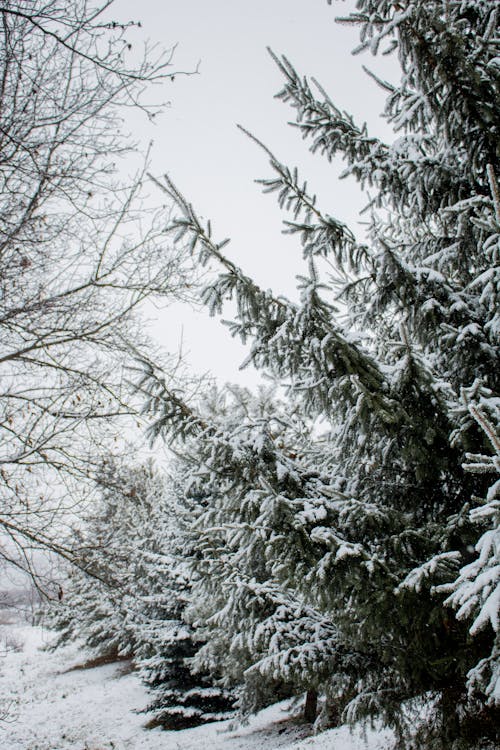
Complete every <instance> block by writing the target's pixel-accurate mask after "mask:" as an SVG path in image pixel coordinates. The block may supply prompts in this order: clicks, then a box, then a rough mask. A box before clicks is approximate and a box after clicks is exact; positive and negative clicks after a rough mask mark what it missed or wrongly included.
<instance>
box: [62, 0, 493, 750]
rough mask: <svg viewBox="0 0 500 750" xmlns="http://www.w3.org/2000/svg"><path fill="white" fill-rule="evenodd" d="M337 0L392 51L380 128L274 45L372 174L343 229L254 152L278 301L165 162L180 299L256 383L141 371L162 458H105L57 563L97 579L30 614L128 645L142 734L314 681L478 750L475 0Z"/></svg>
mask: <svg viewBox="0 0 500 750" xmlns="http://www.w3.org/2000/svg"><path fill="white" fill-rule="evenodd" d="M357 7H358V10H357V12H356V13H353V14H351V16H349V18H348V19H346V20H348V21H349V22H350V23H355V24H358V25H359V26H360V29H361V44H360V48H359V50H360V51H362V50H364V49H369V50H371V51H372V52H373V53H377V52H378V51H379V50H382V51H383V52H390V51H392V50H396V51H397V54H398V55H399V61H400V64H401V68H402V78H401V81H400V83H399V85H393V84H389V83H387V82H384V81H379V83H380V85H382V86H383V88H384V89H385V90H386V91H387V105H386V109H385V116H386V118H387V119H388V121H389V122H390V123H392V124H393V126H394V129H395V130H397V131H399V133H398V137H397V139H396V140H395V141H394V142H393V143H392V144H386V143H383V142H381V141H380V140H378V139H377V138H374V137H371V136H370V135H369V134H368V132H367V128H366V127H365V126H364V125H363V126H359V125H357V124H356V123H355V122H354V120H353V118H351V117H350V116H349V115H346V114H345V113H344V112H342V111H341V110H340V109H338V108H337V107H336V106H335V104H334V103H333V102H332V101H331V99H330V98H329V97H328V95H327V94H326V93H325V91H324V89H323V88H322V87H320V86H319V85H318V84H317V83H316V82H313V83H312V84H310V83H309V81H308V80H307V79H305V78H301V77H299V75H298V74H297V73H296V71H295V70H294V68H293V67H292V65H291V64H290V63H289V61H288V60H286V59H285V58H281V59H279V58H277V57H275V56H274V55H273V58H274V60H275V62H276V64H277V65H278V66H279V68H280V70H281V72H282V74H283V77H284V86H283V89H282V91H281V92H280V94H279V97H280V98H281V99H282V100H283V101H285V102H287V103H288V104H290V105H291V106H292V107H293V108H294V110H295V113H296V120H297V122H296V126H297V128H298V129H299V131H300V133H301V134H302V136H303V137H304V138H305V139H308V140H309V142H310V144H311V149H312V151H313V152H315V153H318V154H320V155H323V156H325V157H326V158H327V159H332V158H333V157H334V156H337V155H340V156H341V157H342V158H343V159H344V160H345V162H346V165H347V166H346V170H345V173H344V174H345V175H350V176H354V177H355V178H356V179H357V180H358V181H359V183H360V185H361V186H362V187H365V186H369V187H370V188H371V191H372V193H373V195H374V197H373V199H372V201H371V203H370V206H369V211H368V215H369V217H370V219H369V230H368V234H367V237H366V239H365V240H364V241H363V242H359V241H358V240H357V239H356V237H355V235H354V234H353V232H351V231H350V230H349V228H347V227H346V226H345V225H344V224H342V223H341V222H340V221H338V220H337V219H335V218H334V217H332V216H330V215H329V214H327V213H325V212H324V211H323V210H322V209H321V208H320V207H319V205H318V201H317V200H316V197H315V196H314V195H313V194H312V193H310V192H308V188H307V185H306V184H305V183H303V182H302V180H301V179H300V178H299V175H298V172H297V170H296V169H289V168H288V167H287V166H285V165H283V164H282V163H281V162H280V161H279V160H278V159H277V158H276V157H275V156H274V155H272V154H271V153H270V152H268V154H269V158H270V167H271V169H272V173H273V174H272V176H271V177H269V178H268V179H265V180H262V181H261V182H262V185H263V187H264V190H265V191H266V192H276V193H277V195H278V199H279V204H280V206H281V207H282V208H283V209H284V210H285V211H288V212H289V214H291V216H290V218H287V220H286V222H285V225H286V230H287V231H288V232H291V233H295V234H296V235H297V236H298V237H299V238H300V241H301V244H302V251H303V255H304V259H305V261H306V264H307V269H308V270H307V272H306V273H305V274H304V276H302V277H301V278H300V279H299V285H298V293H299V301H298V302H297V303H293V302H290V301H289V300H287V299H285V298H283V297H281V296H275V295H273V294H272V293H271V292H270V291H265V290H263V289H261V288H259V286H258V285H257V284H256V283H255V282H254V280H253V279H251V278H250V277H249V276H248V275H247V274H246V273H245V272H244V270H242V269H241V268H239V267H238V266H237V265H235V263H234V262H233V261H232V260H231V258H230V257H229V255H227V254H226V251H225V249H224V248H225V246H226V244H227V243H226V241H222V242H217V241H216V240H215V239H214V238H213V236H212V232H211V227H210V225H209V224H207V225H205V224H204V223H203V222H202V221H201V220H200V219H199V218H198V216H197V214H196V212H195V210H194V209H193V207H192V206H191V205H190V204H189V203H188V202H187V201H186V200H185V199H184V197H183V196H182V195H181V194H180V193H179V191H178V190H177V189H176V187H175V186H174V185H173V184H172V182H171V181H170V180H169V178H165V181H164V182H162V186H163V189H164V190H165V191H166V192H167V193H168V194H169V196H170V197H171V198H172V199H173V201H174V202H175V204H176V206H177V208H178V216H177V218H176V219H174V221H173V222H172V225H171V226H170V227H169V230H171V231H172V233H173V236H174V238H175V241H176V242H179V243H187V244H189V246H190V247H191V250H192V253H193V255H194V256H195V257H197V258H198V260H199V263H200V264H201V265H203V266H205V267H206V268H207V269H208V275H209V281H208V283H207V285H206V287H205V288H204V290H203V293H202V298H203V301H204V302H205V303H206V305H207V306H208V308H209V310H210V312H211V314H218V313H219V312H221V311H222V308H223V306H224V304H225V302H226V301H227V300H233V301H235V302H236V311H237V312H236V315H235V318H234V320H233V321H232V322H231V323H230V331H231V334H232V335H234V336H239V337H241V339H242V340H243V341H244V342H245V343H247V344H248V346H249V361H251V362H252V363H253V364H254V365H255V366H256V367H257V368H258V369H260V370H262V371H263V372H265V373H266V374H267V375H268V376H270V377H271V378H272V380H273V381H274V382H275V383H276V384H277V385H278V386H280V388H281V389H277V390H276V389H267V390H266V389H262V390H260V391H259V392H258V393H257V394H253V395H252V394H251V393H250V392H248V391H246V390H244V389H240V388H235V387H232V388H229V387H228V388H225V389H223V390H219V391H217V390H211V391H210V392H206V393H203V396H202V397H200V398H191V399H189V398H188V397H187V396H183V395H182V393H181V392H180V391H179V390H176V389H171V388H169V387H168V385H167V383H166V382H165V380H164V379H163V377H162V373H161V372H159V371H158V369H157V368H156V366H155V364H154V363H152V362H145V361H143V362H142V363H141V367H142V375H141V378H140V382H139V383H138V389H139V390H140V391H141V392H142V393H143V394H145V401H146V404H145V413H146V414H148V415H149V417H150V419H151V427H150V437H151V438H152V439H153V440H154V439H158V438H163V439H165V440H166V441H168V443H169V445H170V447H171V449H172V451H173V454H175V456H176V458H175V460H173V461H172V465H171V467H170V469H169V470H170V472H171V474H172V477H171V478H170V479H169V480H168V481H166V483H165V482H164V481H163V480H160V479H159V477H158V476H157V475H155V473H154V472H152V471H151V470H150V469H144V468H139V469H136V470H127V471H124V470H123V469H120V470H119V471H118V470H117V468H116V467H113V466H112V464H109V465H106V464H105V465H104V467H103V474H102V488H103V489H102V508H101V511H102V512H100V513H99V514H98V515H96V518H95V520H94V522H93V523H92V524H90V525H89V526H88V528H87V529H86V530H85V531H84V532H82V534H83V537H82V551H83V553H84V554H83V556H84V558H85V559H86V560H87V562H86V563H84V564H82V567H83V568H85V567H87V568H88V569H92V571H93V572H94V573H97V574H98V575H99V570H100V566H101V565H102V566H104V568H105V569H103V570H102V571H101V574H102V575H101V577H102V579H103V580H104V581H105V582H106V583H105V584H104V583H103V584H99V583H96V582H95V579H92V580H90V579H88V580H86V578H85V576H84V575H82V574H80V573H75V574H73V578H74V581H73V586H72V587H71V586H70V588H71V590H72V594H71V598H70V595H68V597H67V602H68V604H67V606H66V607H63V608H62V609H61V608H60V610H59V613H58V615H57V618H58V619H59V626H60V627H61V628H62V630H61V633H62V634H64V637H66V635H72V634H75V633H76V634H78V635H82V634H83V635H84V636H85V638H86V639H87V642H88V643H89V644H90V645H92V644H96V645H97V644H99V647H100V648H109V649H110V650H116V651H118V652H119V653H133V654H134V657H135V658H136V660H137V662H138V664H139V665H140V668H141V670H142V672H143V675H144V677H145V679H146V681H147V682H148V684H149V685H151V687H152V688H154V690H153V693H154V695H155V696H156V697H155V698H153V701H154V708H155V710H156V716H157V720H158V722H159V723H161V724H163V725H164V726H181V725H186V722H188V723H189V722H190V721H192V723H196V722H198V721H202V720H207V719H208V720H209V719H211V718H213V717H214V716H215V715H216V714H218V715H219V716H226V715H228V713H230V712H231V710H232V706H234V705H237V706H238V707H239V710H240V711H241V712H243V713H248V712H251V711H255V710H257V709H258V708H259V707H261V706H263V705H266V704H267V703H269V702H271V701H275V700H277V699H279V698H280V697H283V696H287V695H296V694H298V693H300V692H301V691H305V692H306V693H307V701H306V713H307V717H308V718H309V719H311V718H314V717H315V716H316V714H317V710H318V706H317V699H318V696H322V703H321V705H322V710H321V714H320V717H319V718H318V724H321V723H324V724H330V725H331V724H334V723H335V722H338V721H349V722H354V721H357V720H359V719H367V718H373V717H378V718H379V719H382V720H383V721H384V722H385V723H386V724H388V725H390V726H392V727H394V729H395V730H396V734H397V736H398V738H399V742H400V746H401V747H405V748H413V747H415V748H426V749H427V748H434V747H435V748H443V749H444V748H447V749H448V748H457V749H458V748H461V747H471V746H473V747H479V746H482V745H479V744H478V742H479V738H482V740H483V741H484V743H486V744H485V745H484V746H485V747H486V746H487V741H491V742H495V732H496V727H497V725H498V719H499V712H498V703H499V702H500V641H499V619H500V612H499V610H500V530H499V522H500V500H499V489H500V483H499V482H498V481H496V483H495V475H496V474H498V473H499V472H500V438H499V421H500V398H499V395H498V394H499V383H498V380H499V373H500V368H499V347H498V343H499V342H498V338H499V331H500V327H499V320H500V318H499V309H500V307H499V301H500V271H499V258H500V192H499V188H498V181H497V176H498V174H499V159H498V156H499V143H500V141H499V127H498V126H499V112H500V107H499V104H500V92H499V74H500V62H499V60H500V58H499V57H498V40H499V27H498V26H499V25H498V8H497V7H496V6H495V4H492V3H491V2H489V0H425V1H424V0H397V1H396V0H358V3H357ZM325 260H326V261H327V262H328V265H327V264H326V263H325V262H324V261H325ZM332 265H333V266H334V267H335V268H336V272H335V274H332V273H331V272H329V271H328V269H329V268H331V267H332ZM106 566H108V567H106ZM96 589H98V591H99V594H98V596H97V597H96V595H95V590H96ZM104 592H106V593H104ZM196 675H197V676H196ZM496 739H497V740H498V737H496ZM474 743H475V744H474Z"/></svg>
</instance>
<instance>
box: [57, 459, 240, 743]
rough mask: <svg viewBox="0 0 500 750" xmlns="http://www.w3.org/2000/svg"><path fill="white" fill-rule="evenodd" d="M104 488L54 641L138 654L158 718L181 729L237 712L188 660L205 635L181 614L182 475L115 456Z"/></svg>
mask: <svg viewBox="0 0 500 750" xmlns="http://www.w3.org/2000/svg"><path fill="white" fill-rule="evenodd" d="M98 488H99V491H100V498H99V500H98V501H97V502H96V503H95V508H94V513H93V515H92V517H91V518H88V519H87V526H86V527H85V528H84V529H83V530H82V531H81V532H80V533H79V536H80V542H81V555H80V558H79V560H78V562H79V569H75V568H74V567H70V569H69V571H68V577H67V580H66V581H65V582H63V584H62V590H63V592H64V595H63V597H62V600H61V601H60V602H58V603H52V606H51V609H49V610H48V612H47V620H48V623H49V624H50V625H51V627H54V628H55V629H56V630H59V631H60V632H59V637H58V638H57V639H56V641H55V642H54V643H53V644H52V647H53V648H57V647H58V646H60V645H62V644H64V643H66V642H67V641H68V640H71V639H75V638H78V639H81V640H82V641H83V642H84V643H85V645H86V646H88V647H89V648H90V649H91V658H92V660H95V659H97V660H99V661H102V660H116V659H118V658H131V659H133V660H134V663H135V664H136V666H137V667H138V668H139V670H140V673H141V677H142V678H143V680H144V682H145V683H146V684H147V685H148V686H149V687H150V688H151V691H152V701H151V704H150V705H149V706H148V707H147V708H145V709H144V710H145V711H147V712H151V713H152V718H151V720H150V722H149V726H158V725H161V726H164V727H166V728H170V729H181V728H185V727H188V726H196V725H198V724H202V723H204V722H207V721H217V720H222V719H226V718H228V717H229V716H232V715H233V713H234V712H233V711H232V704H233V702H234V697H233V696H231V695H230V694H229V693H228V692H227V691H225V690H223V689H221V688H219V687H216V686H214V685H213V684H212V680H211V679H210V678H209V676H208V675H206V674H205V675H194V674H192V673H191V670H190V668H189V662H188V659H189V658H190V657H192V656H194V654H195V653H196V651H197V650H198V648H199V647H200V638H199V637H197V636H196V634H195V633H194V632H193V629H192V628H191V627H190V626H189V625H187V624H186V623H185V622H184V621H183V619H182V613H183V610H184V608H185V605H186V592H187V591H188V589H189V584H188V581H187V578H186V573H185V559H184V558H185V557H186V556H187V554H188V553H187V550H186V549H185V548H184V536H183V534H182V529H181V526H180V523H179V513H180V507H179V505H178V503H177V500H176V495H175V490H176V483H175V482H170V481H169V482H167V481H166V478H165V477H164V476H162V475H161V474H159V473H158V471H157V470H156V469H155V468H154V466H153V465H151V464H144V465H137V466H131V467H125V466H123V465H120V464H119V463H117V462H116V461H114V460H112V459H108V460H107V461H105V462H104V463H103V465H102V468H101V471H100V474H99V477H98ZM88 573H90V574H91V575H90V576H89V575H88Z"/></svg>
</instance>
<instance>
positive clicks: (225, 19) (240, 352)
mask: <svg viewBox="0 0 500 750" xmlns="http://www.w3.org/2000/svg"><path fill="white" fill-rule="evenodd" d="M354 5H355V3H354V2H352V1H351V0H346V2H342V0H337V1H335V0H334V2H333V3H332V5H331V6H330V5H328V4H327V2H326V0H252V1H251V2H247V1H245V0H141V2H140V3H137V2H136V0H116V5H115V6H114V13H115V15H118V16H119V17H120V18H122V19H124V18H131V19H134V20H139V19H140V20H141V23H142V29H141V30H140V31H138V32H137V33H136V36H137V37H138V38H139V37H141V36H143V37H147V38H149V39H150V40H151V41H153V42H158V43H160V44H162V45H172V44H175V43H177V44H178V47H177V50H176V53H175V58H174V61H173V69H179V70H191V69H194V68H195V67H196V65H197V63H198V61H200V69H199V70H200V73H199V75H196V76H192V77H183V76H177V77H176V79H175V81H174V82H173V83H167V84H165V85H164V86H163V88H162V89H161V90H157V91H155V92H154V96H155V97H156V96H158V98H159V99H168V100H169V101H170V105H169V107H168V108H167V109H166V110H165V112H164V114H163V115H162V116H161V118H160V119H159V121H158V123H157V124H156V125H155V126H150V125H148V124H147V123H146V122H145V120H144V118H142V117H140V116H135V115H134V117H133V118H132V119H131V120H130V122H129V127H130V128H131V129H132V130H133V131H134V135H136V136H137V137H138V138H140V139H141V140H142V141H143V143H146V142H147V141H149V140H150V139H153V140H154V146H153V155H152V166H153V171H154V173H155V174H157V175H161V174H163V173H164V172H168V173H169V175H170V176H171V178H172V179H173V180H174V182H175V183H176V184H177V186H178V187H179V188H180V189H181V191H182V192H183V193H184V194H185V195H186V197H187V198H188V199H189V200H190V202H191V203H193V205H194V206H195V208H196V210H197V211H198V213H199V214H200V215H201V216H203V217H205V218H210V219H211V222H212V227H213V231H214V236H215V238H216V239H223V238H224V237H230V238H231V240H232V241H231V244H230V245H229V246H228V247H227V248H226V251H227V253H228V254H229V255H231V257H232V259H233V260H235V261H236V262H237V263H238V264H239V265H241V266H242V267H243V268H244V269H245V271H247V272H249V273H251V274H252V275H253V276H254V277H255V278H256V280H257V281H258V283H259V284H261V285H262V286H264V287H265V288H269V287H271V288H272V289H273V290H274V291H275V293H277V294H286V295H287V296H289V297H293V289H294V278H295V275H296V274H297V273H301V271H302V270H303V268H304V267H303V263H302V260H301V252H300V246H299V243H298V240H296V239H295V238H290V237H286V236H283V235H282V234H281V229H282V225H281V220H282V218H286V217H284V216H283V214H282V213H281V212H280V209H279V208H278V206H277V203H276V199H275V197H274V196H273V195H263V194H262V193H261V191H260V188H259V186H258V185H255V183H254V182H253V181H254V179H257V178H263V177H264V178H266V177H270V176H271V175H272V173H271V170H270V168H269V166H268V161H267V157H266V155H265V154H264V153H263V152H262V151H260V150H259V149H258V147H257V146H256V145H255V144H254V143H253V142H252V141H250V140H249V139H248V138H246V137H245V136H244V134H242V133H241V131H239V130H238V129H237V127H236V124H237V123H241V124H242V125H244V126H245V127H246V128H247V129H248V130H250V131H251V132H253V133H254V134H255V135H256V136H257V137H258V138H259V139H260V140H262V141H264V142H265V143H266V145H267V146H268V147H269V148H270V149H271V150H272V151H273V152H274V153H275V155H276V156H277V157H278V158H279V159H280V160H281V161H283V162H285V163H286V164H287V165H288V166H291V167H293V166H298V167H299V171H300V173H301V176H302V177H303V178H305V179H307V181H308V184H309V186H310V189H311V190H313V191H314V192H316V193H317V194H318V202H319V205H320V207H321V208H322V209H323V210H324V211H325V212H326V213H328V214H330V215H332V216H335V217H336V218H339V219H342V220H344V221H346V222H347V223H349V225H350V226H351V228H352V229H353V230H354V231H358V229H357V221H358V216H357V214H358V211H359V209H360V208H361V207H362V206H363V205H364V204H365V203H366V196H364V195H363V194H361V192H360V190H359V188H358V186H357V185H356V183H355V182H351V181H347V180H342V181H339V179H338V176H339V174H340V172H341V170H342V167H341V165H340V164H334V165H329V164H328V163H327V161H326V160H325V159H324V158H322V157H321V156H319V155H316V156H313V155H311V154H309V153H308V146H307V142H304V141H302V140H301V138H300V135H299V133H298V132H297V131H296V130H295V129H294V128H291V127H290V126H289V125H287V122H288V121H289V120H292V119H293V111H292V110H291V108H290V107H289V106H288V105H285V104H283V103H282V102H280V101H277V100H276V99H274V98H273V97H274V94H276V93H277V92H278V90H279V89H280V87H281V84H282V76H281V74H280V72H279V70H277V68H276V66H275V64H274V63H273V61H272V60H271V58H270V57H269V55H268V54H267V52H266V46H270V47H271V48H272V49H273V50H274V51H275V52H276V53H277V54H278V55H281V54H285V55H286V56H287V57H288V58H289V59H290V61H291V62H292V63H293V65H294V66H295V68H296V69H297V71H298V72H299V73H300V74H301V75H307V76H308V77H311V76H314V77H316V78H317V79H318V80H319V81H320V83H321V84H322V85H323V87H324V88H325V89H326V90H327V91H328V93H329V95H330V96H331V98H332V99H333V101H334V102H335V103H336V104H337V105H338V106H339V107H340V108H341V109H344V110H346V111H348V112H350V113H351V114H353V116H354V117H355V119H356V121H357V122H358V123H360V124H361V123H362V122H364V121H367V122H368V124H369V130H370V132H371V133H372V134H374V135H378V136H381V137H383V138H388V137H390V131H389V130H388V128H387V125H386V124H385V122H384V120H382V119H381V118H380V117H379V116H378V115H379V113H380V112H381V111H382V108H383V103H384V93H383V91H382V90H381V89H380V88H379V87H377V86H376V84H375V83H374V82H373V81H372V80H371V79H370V78H369V77H368V76H367V75H366V73H364V71H363V70H362V65H363V64H365V65H367V66H368V67H369V68H370V69H372V70H375V71H377V72H378V73H379V74H380V75H382V77H386V78H388V79H389V80H395V79H396V76H397V64H396V62H395V60H394V58H391V59H389V60H387V58H384V59H382V60H379V59H378V58H373V57H371V56H370V55H367V54H366V53H365V54H363V55H359V56H355V57H353V56H352V54H351V50H352V49H353V48H354V47H355V46H356V44H357V41H358V36H357V30H355V29H353V28H352V27H349V26H345V25H339V24H337V23H335V17H336V16H338V15H345V14H347V13H348V11H349V10H350V9H353V8H354ZM154 331H155V335H156V336H157V337H158V339H159V341H160V342H161V343H162V344H164V345H165V346H166V347H168V348H170V349H175V348H176V347H177V346H178V343H179V340H180V337H181V332H182V333H183V339H184V348H185V350H186V353H187V355H188V361H189V362H190V363H191V364H192V367H193V369H194V370H196V371H197V372H202V371H206V370H210V371H211V372H212V373H214V374H215V375H216V376H217V377H218V378H219V379H220V380H222V381H224V380H231V381H236V380H237V381H239V382H244V383H250V384H251V383H254V382H255V375H254V374H252V373H251V372H250V371H246V372H244V373H240V372H238V365H239V363H240V362H241V361H242V360H243V358H244V356H245V350H244V349H243V347H242V346H241V345H240V344H239V343H237V342H232V341H231V340H230V338H229V335H228V332H227V330H226V329H225V328H224V327H223V326H221V324H220V323H219V322H218V321H216V320H207V316H206V314H204V315H200V314H193V313H192V312H190V311H189V310H185V309H182V308H181V307H180V306H176V307H175V308H173V309H171V310H168V311H166V312H165V311H163V312H162V313H161V314H159V315H158V321H157V322H156V324H155V326H154Z"/></svg>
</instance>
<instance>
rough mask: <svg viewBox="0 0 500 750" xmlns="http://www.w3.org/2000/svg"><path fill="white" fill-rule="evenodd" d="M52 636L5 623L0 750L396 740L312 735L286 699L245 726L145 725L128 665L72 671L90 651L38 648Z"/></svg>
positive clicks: (326, 745) (384, 745) (310, 746)
mask: <svg viewBox="0 0 500 750" xmlns="http://www.w3.org/2000/svg"><path fill="white" fill-rule="evenodd" d="M50 638H51V634H50V632H48V631H46V630H44V629H43V628H41V627H31V626H28V625H22V626H18V625H16V626H15V627H14V626H6V625H0V652H1V654H2V658H0V711H2V712H5V711H6V712H7V715H6V717H4V719H3V720H2V721H1V722H0V749H1V750H70V749H71V750H219V749H220V750H275V749H276V750H277V749H279V750H327V749H328V750H388V749H389V748H390V747H391V744H392V742H391V735H390V733H389V732H368V734H367V736H366V739H365V738H364V736H363V733H362V732H361V731H356V732H354V733H350V732H349V730H348V729H347V728H345V727H342V728H340V729H334V730H330V731H328V732H324V733H322V734H319V735H316V736H311V735H310V733H309V732H308V730H307V728H306V727H304V726H301V725H298V724H296V723H295V722H294V721H292V720H290V719H289V714H288V713H287V710H286V708H287V707H286V704H280V705H277V706H273V707H271V708H268V709H266V710H265V711H262V712H261V713H260V714H258V715H257V716H255V717H254V718H253V719H252V720H251V722H250V724H249V725H248V726H244V727H237V728H232V729H230V728H228V722H223V723H217V724H210V725H206V726H203V727H198V728H196V729H188V730H184V731H182V732H165V731H162V730H160V729H154V730H146V729H144V727H143V725H144V723H145V720H146V719H145V716H144V714H138V713H136V712H135V709H138V708H141V707H143V706H144V705H145V704H146V703H147V701H148V698H147V695H146V691H145V689H144V687H143V686H142V684H141V683H140V681H139V679H138V677H137V675H136V674H134V673H133V672H132V673H131V672H127V664H126V663H124V662H122V663H118V664H107V665H104V666H99V667H94V668H92V669H72V667H74V666H76V665H79V664H80V665H81V664H82V663H83V662H84V661H85V660H86V658H87V655H86V654H85V653H84V652H82V651H81V650H79V649H78V647H77V646H76V645H73V646H69V647H66V648H64V649H60V650H59V651H57V652H55V653H50V652H47V651H43V650H41V649H42V648H43V646H44V645H45V644H46V643H47V642H48V641H49V640H50ZM6 641H7V642H6ZM14 648H17V649H18V650H13V649H14Z"/></svg>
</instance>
